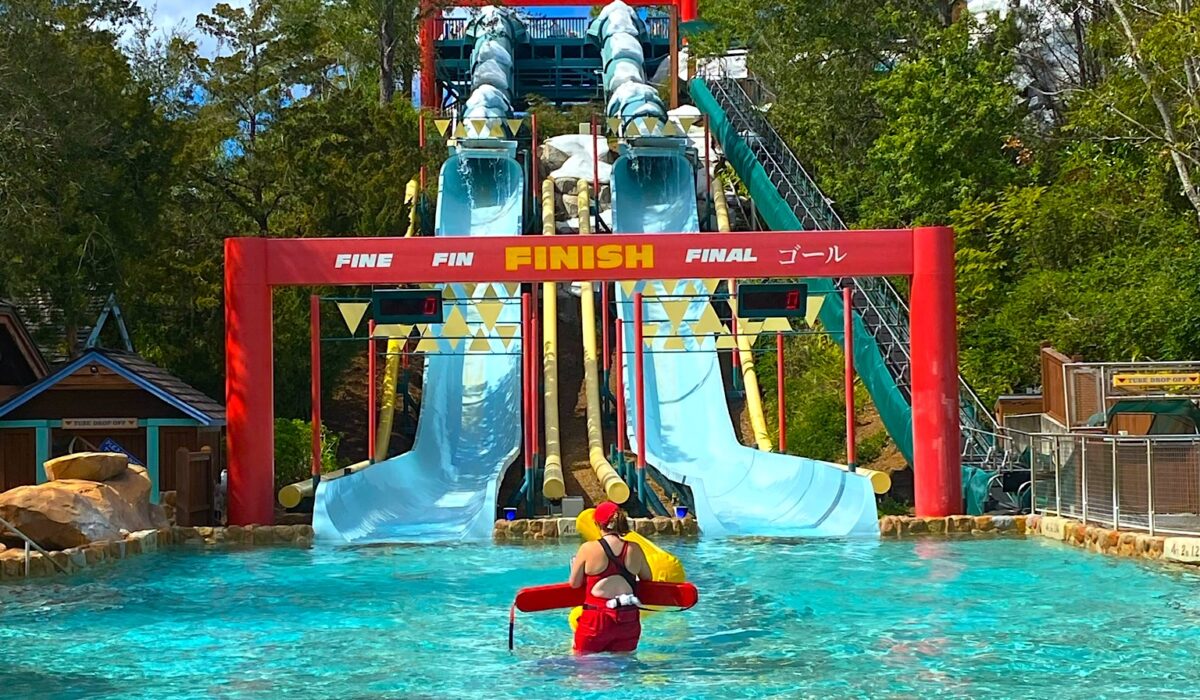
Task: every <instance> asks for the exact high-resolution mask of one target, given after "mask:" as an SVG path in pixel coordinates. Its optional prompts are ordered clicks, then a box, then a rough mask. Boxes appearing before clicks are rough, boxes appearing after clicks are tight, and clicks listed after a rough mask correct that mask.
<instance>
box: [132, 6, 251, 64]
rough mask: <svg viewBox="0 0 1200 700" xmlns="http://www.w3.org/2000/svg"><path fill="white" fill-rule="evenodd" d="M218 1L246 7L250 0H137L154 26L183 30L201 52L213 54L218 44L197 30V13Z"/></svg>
mask: <svg viewBox="0 0 1200 700" xmlns="http://www.w3.org/2000/svg"><path fill="white" fill-rule="evenodd" d="M218 2H225V3H227V4H229V5H231V6H233V7H246V6H247V5H249V4H250V2H249V0H137V3H138V5H139V6H141V8H142V9H143V10H145V11H146V14H148V15H150V17H151V18H152V19H153V20H154V26H155V27H157V28H158V29H159V31H161V32H163V33H167V34H169V33H171V32H175V31H178V32H182V33H184V34H187V35H188V36H190V37H191V38H192V39H193V40H194V41H195V42H196V44H197V45H198V46H199V48H200V53H202V54H204V55H206V56H212V55H214V54H215V53H216V52H217V44H216V42H215V41H213V40H212V39H211V38H210V37H206V36H203V35H202V34H200V32H198V31H196V15H199V14H205V13H208V12H210V11H211V10H212V8H213V6H214V5H216V4H217V3H218Z"/></svg>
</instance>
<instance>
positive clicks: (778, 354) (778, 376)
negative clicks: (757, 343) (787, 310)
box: [739, 331, 787, 455]
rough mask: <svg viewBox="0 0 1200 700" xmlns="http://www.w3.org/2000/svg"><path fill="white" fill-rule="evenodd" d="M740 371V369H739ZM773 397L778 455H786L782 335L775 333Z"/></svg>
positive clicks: (785, 406)
mask: <svg viewBox="0 0 1200 700" xmlns="http://www.w3.org/2000/svg"><path fill="white" fill-rule="evenodd" d="M739 371H740V369H739ZM775 391H776V394H775V397H776V401H775V402H776V403H777V404H779V454H781V455H782V454H787V400H786V399H785V392H784V386H783V333H782V332H781V331H775Z"/></svg>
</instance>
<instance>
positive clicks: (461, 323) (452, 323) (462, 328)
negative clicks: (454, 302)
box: [438, 306, 471, 345]
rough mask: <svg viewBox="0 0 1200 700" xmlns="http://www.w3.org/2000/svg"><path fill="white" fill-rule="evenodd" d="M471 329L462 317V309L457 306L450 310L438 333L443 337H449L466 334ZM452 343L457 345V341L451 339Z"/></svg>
mask: <svg viewBox="0 0 1200 700" xmlns="http://www.w3.org/2000/svg"><path fill="white" fill-rule="evenodd" d="M470 331H471V329H470V327H469V326H467V320H466V319H465V318H463V313H462V310H461V309H459V308H458V307H457V306H455V307H454V309H452V310H451V311H450V315H449V316H447V317H446V322H445V323H443V324H442V328H441V331H440V332H439V333H438V335H440V336H441V337H443V338H451V337H454V336H462V335H467V334H468V333H469V332H470ZM451 344H452V345H457V344H458V343H457V341H452V343H451Z"/></svg>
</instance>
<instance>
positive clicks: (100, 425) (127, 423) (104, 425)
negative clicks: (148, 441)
mask: <svg viewBox="0 0 1200 700" xmlns="http://www.w3.org/2000/svg"><path fill="white" fill-rule="evenodd" d="M62 427H63V429H64V430H130V429H136V428H137V427H138V419H137V418H63V419H62Z"/></svg>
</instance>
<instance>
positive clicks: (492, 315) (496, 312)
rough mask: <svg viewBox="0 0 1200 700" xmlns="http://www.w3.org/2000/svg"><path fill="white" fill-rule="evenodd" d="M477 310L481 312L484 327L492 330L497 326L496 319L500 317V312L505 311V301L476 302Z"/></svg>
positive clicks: (480, 316)
mask: <svg viewBox="0 0 1200 700" xmlns="http://www.w3.org/2000/svg"><path fill="white" fill-rule="evenodd" d="M475 311H476V312H478V313H479V318H480V319H482V320H483V327H484V328H486V329H488V330H491V329H492V328H495V326H496V321H498V320H499V319H500V312H501V311H504V302H502V301H479V302H476V303H475Z"/></svg>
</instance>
